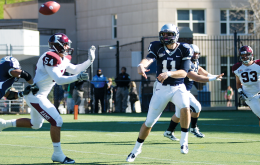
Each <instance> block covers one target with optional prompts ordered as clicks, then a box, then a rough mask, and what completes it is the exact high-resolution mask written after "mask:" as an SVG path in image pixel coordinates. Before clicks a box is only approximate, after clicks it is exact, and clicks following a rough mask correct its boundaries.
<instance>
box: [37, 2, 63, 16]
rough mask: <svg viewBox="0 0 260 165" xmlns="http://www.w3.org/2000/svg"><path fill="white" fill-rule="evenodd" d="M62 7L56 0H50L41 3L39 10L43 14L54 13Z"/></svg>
mask: <svg viewBox="0 0 260 165" xmlns="http://www.w3.org/2000/svg"><path fill="white" fill-rule="evenodd" d="M59 9H60V4H58V3H57V2H55V1H48V2H45V3H44V4H42V5H41V7H40V9H39V12H40V13H41V14H43V15H52V14H54V13H56V12H57V11H58V10H59Z"/></svg>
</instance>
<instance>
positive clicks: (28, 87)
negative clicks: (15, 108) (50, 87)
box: [22, 83, 39, 95]
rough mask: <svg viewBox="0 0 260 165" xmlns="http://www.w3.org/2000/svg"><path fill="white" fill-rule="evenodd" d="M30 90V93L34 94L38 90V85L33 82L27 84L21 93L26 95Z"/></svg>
mask: <svg viewBox="0 0 260 165" xmlns="http://www.w3.org/2000/svg"><path fill="white" fill-rule="evenodd" d="M31 91H32V94H33V95H35V94H36V93H37V92H38V91H39V87H38V86H37V85H36V84H35V83H34V84H32V85H28V86H27V87H25V89H24V91H23V92H22V93H23V95H28V94H29V93H30V92H31Z"/></svg>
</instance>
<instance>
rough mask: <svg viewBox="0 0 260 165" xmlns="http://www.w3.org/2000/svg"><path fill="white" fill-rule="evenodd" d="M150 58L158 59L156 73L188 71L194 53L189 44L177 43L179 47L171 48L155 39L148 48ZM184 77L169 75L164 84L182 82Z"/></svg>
mask: <svg viewBox="0 0 260 165" xmlns="http://www.w3.org/2000/svg"><path fill="white" fill-rule="evenodd" d="M148 52H149V54H148V55H147V57H148V58H152V59H156V62H157V69H156V75H157V77H158V76H159V74H161V73H164V72H168V71H176V70H180V69H183V70H185V71H186V72H188V70H189V68H190V59H191V56H192V55H193V50H192V49H191V48H190V46H189V44H186V43H177V47H176V48H175V49H174V50H169V49H168V48H167V47H166V46H164V45H163V44H161V43H160V41H154V42H151V43H150V46H149V48H148ZM183 82H184V78H172V77H168V78H167V79H166V80H164V82H163V85H167V84H170V85H174V84H182V83H183Z"/></svg>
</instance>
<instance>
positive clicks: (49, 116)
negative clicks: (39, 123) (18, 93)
mask: <svg viewBox="0 0 260 165" xmlns="http://www.w3.org/2000/svg"><path fill="white" fill-rule="evenodd" d="M30 104H31V105H32V106H33V107H34V108H35V109H36V110H37V111H38V112H39V114H40V115H41V116H42V117H43V118H44V119H45V120H47V121H48V122H49V123H51V125H52V126H57V123H56V121H55V120H54V119H53V118H52V117H51V115H49V114H48V113H47V112H46V111H45V110H44V109H42V107H41V106H40V105H39V104H38V103H30Z"/></svg>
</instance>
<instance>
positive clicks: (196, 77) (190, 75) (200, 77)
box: [187, 71, 224, 83]
mask: <svg viewBox="0 0 260 165" xmlns="http://www.w3.org/2000/svg"><path fill="white" fill-rule="evenodd" d="M223 75H224V73H222V74H220V75H215V76H212V77H208V76H207V77H206V76H203V75H198V74H197V73H195V72H194V71H190V72H189V73H188V74H187V77H188V78H190V79H192V80H193V81H196V82H201V83H205V82H209V81H214V80H220V81H221V79H222V76H223Z"/></svg>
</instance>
